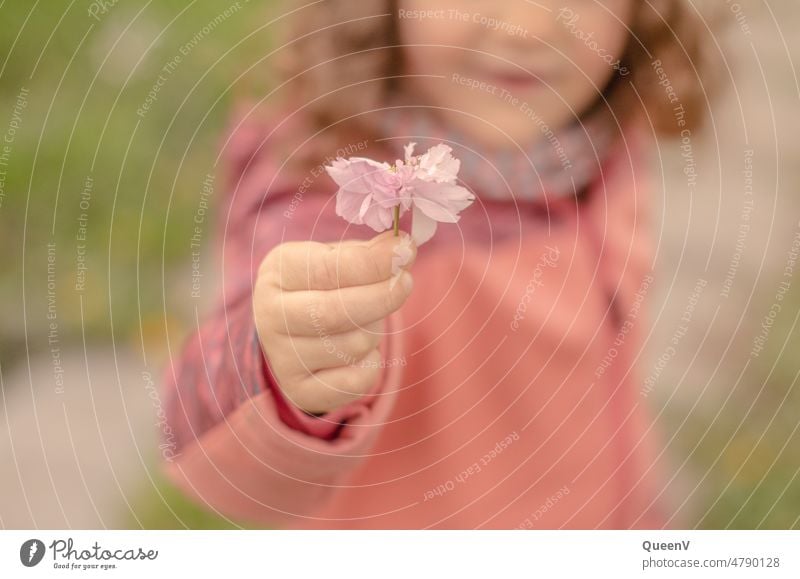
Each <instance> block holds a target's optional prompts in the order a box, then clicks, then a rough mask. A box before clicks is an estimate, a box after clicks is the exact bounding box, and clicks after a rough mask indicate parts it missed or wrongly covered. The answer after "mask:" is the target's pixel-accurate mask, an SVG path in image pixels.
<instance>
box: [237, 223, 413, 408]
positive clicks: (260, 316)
mask: <svg viewBox="0 0 800 579" xmlns="http://www.w3.org/2000/svg"><path fill="white" fill-rule="evenodd" d="M403 235H404V236H405V234H403ZM395 248H397V249H396V250H395ZM415 257H416V247H415V246H414V244H413V242H411V240H410V238H409V237H407V236H405V237H395V236H394V234H393V232H392V231H387V232H384V233H382V234H380V235H378V236H376V237H375V238H373V239H372V240H370V241H343V242H341V243H335V244H325V243H317V242H313V241H303V242H288V243H283V244H281V245H279V246H277V247H276V248H274V249H273V250H272V251H270V253H269V254H267V256H266V257H265V258H264V260H263V261H262V262H261V265H260V267H259V272H258V280H257V281H256V287H255V292H254V295H253V312H254V315H255V321H256V328H257V329H258V335H259V338H260V340H261V346H262V348H263V350H264V354H265V355H266V357H267V359H268V360H269V363H270V367H271V368H272V372H273V374H274V376H275V378H276V379H277V380H278V383H279V385H280V387H281V390H282V391H283V392H284V394H285V395H286V396H287V398H289V399H290V400H291V401H292V402H293V403H294V404H295V405H296V406H298V407H299V408H300V409H302V410H305V411H306V412H310V413H314V414H318V413H324V412H328V411H330V410H332V409H334V408H337V407H339V406H342V405H344V404H347V403H348V402H350V401H352V400H355V399H357V398H360V397H361V396H362V395H363V394H365V393H366V392H368V391H369V390H370V389H371V388H372V387H373V386H374V385H375V383H376V381H377V379H378V377H379V375H380V372H381V354H380V351H379V349H378V348H379V345H380V340H381V333H382V331H383V320H384V318H386V317H387V316H388V315H389V314H390V313H392V312H394V311H396V310H397V309H399V308H400V306H402V305H403V304H404V303H405V301H406V299H407V298H408V296H409V294H410V292H411V286H412V281H411V274H410V273H409V272H408V271H406V270H405V269H404V268H408V267H409V266H410V265H411V264H412V263H413V261H414V258H415Z"/></svg>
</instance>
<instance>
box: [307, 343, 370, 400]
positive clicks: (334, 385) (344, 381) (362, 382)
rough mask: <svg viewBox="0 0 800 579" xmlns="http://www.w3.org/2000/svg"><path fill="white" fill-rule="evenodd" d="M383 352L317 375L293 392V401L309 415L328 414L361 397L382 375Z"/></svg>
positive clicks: (325, 370) (315, 373)
mask: <svg viewBox="0 0 800 579" xmlns="http://www.w3.org/2000/svg"><path fill="white" fill-rule="evenodd" d="M380 367H381V353H380V352H378V351H377V350H373V351H372V352H370V353H369V354H368V355H367V356H366V357H365V358H364V359H363V360H361V361H360V362H358V363H356V364H354V365H352V366H342V367H339V368H327V369H324V370H320V371H318V372H314V373H313V374H311V375H310V376H308V377H306V378H305V379H303V380H302V381H300V382H299V383H298V384H297V386H296V387H295V388H294V389H293V393H292V402H294V403H295V404H296V405H297V406H299V407H300V408H302V409H303V410H305V411H306V412H313V413H318V412H328V411H329V410H331V409H333V408H338V407H340V406H344V405H345V404H347V403H349V402H352V401H354V400H357V399H358V398H361V396H363V395H364V394H366V393H367V392H369V390H370V389H371V388H372V387H373V386H374V385H375V382H376V381H377V380H378V377H379V376H380V372H381V370H380Z"/></svg>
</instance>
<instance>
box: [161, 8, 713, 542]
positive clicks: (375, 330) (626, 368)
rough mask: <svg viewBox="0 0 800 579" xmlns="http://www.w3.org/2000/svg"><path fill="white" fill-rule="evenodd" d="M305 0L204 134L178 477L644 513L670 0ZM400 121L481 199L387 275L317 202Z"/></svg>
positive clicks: (685, 70)
mask: <svg viewBox="0 0 800 579" xmlns="http://www.w3.org/2000/svg"><path fill="white" fill-rule="evenodd" d="M301 4H302V3H297V5H291V6H288V7H287V8H289V9H294V10H295V12H291V14H289V13H290V10H287V16H286V18H284V19H281V20H279V22H280V23H281V25H284V26H285V22H286V19H290V20H291V21H292V22H293V25H292V26H291V27H290V28H289V31H290V34H289V37H288V39H286V41H287V43H286V44H285V45H284V46H283V47H282V48H281V50H280V51H278V56H279V57H280V58H283V61H282V63H281V66H280V68H281V70H282V74H283V77H284V79H286V82H285V84H283V85H281V86H279V87H278V88H276V89H275V91H274V94H273V93H271V94H270V95H269V96H268V97H266V98H265V99H264V100H265V102H266V103H267V105H266V108H267V109H268V112H267V114H263V115H262V114H261V113H257V112H256V109H255V108H248V107H247V106H243V107H242V109H240V111H239V113H238V114H237V115H236V116H235V120H234V123H233V127H232V129H231V134H230V136H229V137H228V139H227V140H226V141H225V142H224V144H223V158H224V160H225V162H226V167H225V168H226V171H227V173H228V175H229V190H228V191H226V196H227V197H226V204H225V207H223V208H221V209H220V231H221V235H222V236H223V240H224V241H223V257H224V261H223V284H222V285H223V287H222V300H221V304H220V307H219V309H218V310H217V312H216V313H215V314H214V315H213V316H212V317H211V318H210V319H209V320H208V321H206V322H205V324H203V325H202V326H201V327H200V329H199V331H198V332H197V333H196V334H195V335H194V336H192V338H191V339H190V340H189V342H188V343H187V344H186V346H185V350H184V351H183V354H182V356H181V358H180V359H177V360H173V361H172V364H171V365H170V367H169V368H168V371H167V391H166V393H167V399H168V400H169V406H168V409H169V410H168V416H169V421H170V426H171V430H172V432H173V433H174V436H175V448H174V449H173V450H174V452H173V453H172V454H171V456H170V457H169V460H168V461H165V467H166V468H167V472H168V473H169V476H170V477H171V479H172V480H173V481H174V482H175V483H176V484H177V485H179V486H180V488H181V489H183V491H184V492H186V493H187V494H189V495H190V496H192V497H194V498H195V499H196V500H197V501H198V502H200V503H202V504H204V505H206V506H207V507H208V508H210V509H212V510H214V511H216V512H218V513H220V514H222V515H225V516H228V517H232V518H235V519H239V520H243V521H250V522H254V523H257V524H261V525H264V526H269V527H290V528H305V529H314V528H464V529H472V528H660V527H662V526H663V525H665V523H666V520H667V513H666V512H665V508H664V504H663V503H664V500H663V499H664V496H663V493H662V490H663V489H662V486H661V484H662V482H663V480H664V479H663V478H662V476H663V473H661V472H660V471H659V468H660V467H659V463H658V462H657V460H658V458H659V456H660V452H659V448H658V443H657V442H656V441H655V440H656V439H655V438H654V430H655V429H654V425H653V421H652V419H651V418H650V417H649V416H648V415H647V414H646V409H645V405H644V404H643V401H644V398H643V397H642V396H641V391H640V389H641V384H640V380H639V374H638V372H637V371H636V368H635V364H636V361H637V358H638V357H639V356H640V354H641V351H642V347H643V343H644V336H646V328H645V327H644V320H643V314H644V309H645V307H646V303H647V295H648V292H649V290H650V289H651V287H652V286H653V283H654V279H653V275H652V272H651V269H650V268H651V263H650V259H651V255H650V253H649V245H648V241H647V235H646V234H647V228H648V213H647V205H648V200H647V194H646V192H644V191H642V189H641V185H640V172H641V170H642V169H641V164H640V158H641V157H642V153H643V151H642V149H643V147H644V144H645V143H646V142H647V140H646V138H645V135H646V134H647V133H648V132H649V133H650V134H656V133H657V134H662V135H666V134H670V133H672V134H675V133H678V134H680V132H681V131H690V130H691V129H693V128H695V126H696V124H697V121H698V119H699V118H700V116H701V115H700V110H701V106H700V104H699V102H700V98H699V95H700V90H699V86H698V82H697V80H696V78H697V77H696V74H697V69H696V68H693V67H694V66H697V62H696V59H695V56H696V55H695V44H694V42H693V39H694V37H693V36H692V34H693V25H692V21H691V20H690V19H689V17H688V15H687V12H686V10H685V8H684V6H683V5H682V4H681V3H680V2H679V1H678V0H663V1H660V2H651V3H644V2H639V1H636V0H607V1H604V2H594V1H592V2H583V1H581V2H577V1H575V2H569V1H567V2H565V4H561V3H558V4H557V3H554V2H544V3H529V2H523V1H518V0H513V1H511V0H510V1H508V2H497V1H496V0H483V1H480V0H479V1H470V2H467V1H465V0H398V1H388V0H383V1H377V0H375V1H360V2H351V1H349V0H348V1H345V0H338V1H333V0H331V1H329V2H323V3H315V4H313V5H310V6H309V7H305V8H302V9H299V8H300V6H301ZM693 78H694V79H695V80H694V81H693V80H692V79H693ZM278 97H280V98H281V100H282V102H284V104H283V105H282V106H277V105H275V104H274V103H275V102H276V101H277V100H278ZM676 111H677V112H676ZM411 141H413V142H416V143H417V151H419V152H423V151H424V150H426V149H427V148H428V147H430V146H432V145H434V144H437V143H440V142H444V143H445V144H447V145H448V146H450V147H452V148H453V154H454V155H455V156H456V157H457V158H459V159H460V160H461V162H462V165H461V172H460V173H459V179H460V180H461V181H460V182H461V184H463V185H464V186H466V187H468V188H470V189H472V190H473V192H474V193H475V195H476V197H477V201H476V202H475V203H474V204H473V205H472V206H471V207H470V208H468V209H467V210H465V211H463V212H462V214H461V219H460V221H459V222H458V223H457V224H441V225H440V226H439V228H438V231H437V233H436V235H435V237H434V238H433V239H432V240H430V241H428V242H427V243H426V244H425V245H423V246H421V247H418V248H417V247H415V246H414V245H413V244H411V247H410V253H411V255H410V256H407V257H406V258H405V259H403V261H402V263H400V264H399V266H401V267H402V270H401V271H400V272H399V273H400V275H399V276H395V275H394V274H395V273H397V272H393V271H392V270H393V269H395V266H397V265H398V263H397V257H398V256H399V255H401V254H402V252H401V251H399V250H398V248H397V246H398V245H399V244H405V245H406V247H408V243H409V242H408V239H407V237H403V236H400V237H395V236H394V235H393V233H392V232H391V231H389V232H386V233H382V234H380V235H376V234H375V231H373V230H372V229H370V228H368V227H366V226H363V225H361V226H354V225H350V224H348V223H347V222H345V221H344V220H343V219H341V218H340V217H339V216H337V214H336V200H335V193H336V186H335V184H334V183H333V181H332V180H331V179H330V178H329V177H328V176H327V175H326V174H325V172H324V168H323V165H324V164H326V163H329V162H330V161H331V160H333V159H334V158H336V157H337V156H343V157H349V156H361V157H370V158H373V159H376V160H379V161H384V160H385V161H388V162H390V163H391V162H393V161H394V160H395V159H396V158H401V157H402V155H401V154H400V153H401V152H402V146H403V145H405V144H407V143H408V142H411ZM402 229H403V230H405V231H408V230H409V223H408V222H407V221H405V220H404V221H403V222H402ZM393 259H394V260H395V261H393ZM412 276H413V282H412ZM395 278H396V279H395ZM393 280H394V281H398V280H399V281H401V283H392V282H393Z"/></svg>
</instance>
